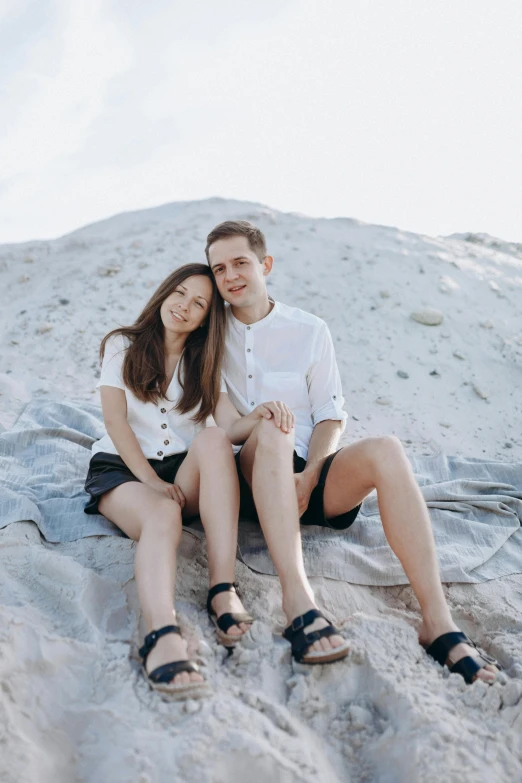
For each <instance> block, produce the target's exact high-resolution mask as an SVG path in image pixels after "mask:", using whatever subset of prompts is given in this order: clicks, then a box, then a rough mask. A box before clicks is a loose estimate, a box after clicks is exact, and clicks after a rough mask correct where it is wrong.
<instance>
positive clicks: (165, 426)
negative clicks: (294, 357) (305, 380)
mask: <svg viewBox="0 0 522 783" xmlns="http://www.w3.org/2000/svg"><path fill="white" fill-rule="evenodd" d="M334 399H335V397H334ZM161 429H162V430H166V429H167V425H166V424H162V425H161Z"/></svg>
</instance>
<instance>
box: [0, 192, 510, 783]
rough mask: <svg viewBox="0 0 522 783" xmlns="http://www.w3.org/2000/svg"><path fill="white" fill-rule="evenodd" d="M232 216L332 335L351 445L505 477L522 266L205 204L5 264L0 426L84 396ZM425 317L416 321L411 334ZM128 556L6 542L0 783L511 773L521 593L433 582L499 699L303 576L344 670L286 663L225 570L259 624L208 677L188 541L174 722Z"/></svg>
mask: <svg viewBox="0 0 522 783" xmlns="http://www.w3.org/2000/svg"><path fill="white" fill-rule="evenodd" d="M226 217H241V218H247V219H250V220H252V221H254V222H256V223H257V224H258V225H259V226H260V227H261V228H262V229H263V230H264V231H265V232H266V234H267V237H268V240H269V250H270V252H271V253H272V254H273V255H274V256H275V259H276V263H275V267H274V273H273V275H272V276H271V278H270V290H271V293H272V295H273V296H274V297H275V298H276V299H279V300H281V301H283V302H286V303H288V304H295V305H297V306H300V307H303V308H304V309H307V310H310V311H311V312H314V313H316V314H317V315H319V316H321V317H323V318H325V319H326V320H327V321H328V323H329V325H330V327H331V331H332V335H333V337H334V341H335V344H336V349H337V352H338V360H339V367H340V371H341V376H342V379H343V385H344V391H345V398H346V410H347V411H348V414H349V425H348V427H347V430H346V432H345V435H344V436H343V438H344V442H345V443H348V442H352V441H355V440H357V439H359V438H361V437H365V436H368V435H380V434H384V433H394V434H396V435H397V436H399V437H400V438H401V439H402V441H403V443H404V444H405V446H406V449H407V450H408V452H409V453H411V454H431V453H434V452H438V451H440V450H442V451H444V452H445V453H449V454H464V455H467V456H477V457H482V456H487V457H489V458H493V459H499V460H503V461H515V460H517V461H519V460H521V459H522V398H521V396H520V388H522V308H521V306H520V302H521V300H522V248H521V246H520V245H516V244H514V243H505V242H503V241H501V240H498V239H495V238H492V237H488V236H487V235H481V234H473V235H470V234H459V235H453V236H452V237H446V238H444V237H436V238H433V237H427V236H419V235H416V234H411V233H407V232H402V231H399V230H397V229H394V228H388V227H382V226H370V225H366V224H363V223H360V222H358V221H355V220H350V219H344V218H339V219H336V220H322V219H313V218H309V217H305V216H302V215H297V214H282V213H279V212H276V211H275V210H272V209H269V208H267V207H263V206H260V205H258V204H251V203H246V202H235V201H226V200H223V199H210V200H206V201H202V202H187V203H179V204H169V205H165V206H162V207H158V208H155V209H151V210H143V211H141V212H135V213H126V214H122V215H117V216H115V217H113V218H110V219H108V220H106V221H103V222H101V223H97V224H94V225H92V226H87V227H85V228H83V229H80V230H78V231H75V232H74V233H72V234H69V235H67V236H65V237H62V238H60V239H57V240H54V241H49V242H36V241H35V242H29V243H24V244H21V245H4V246H1V247H0V287H1V290H2V311H1V316H0V323H1V325H2V345H1V348H2V363H1V367H0V370H1V373H0V431H1V430H2V429H8V428H10V427H11V426H12V424H13V423H14V421H15V420H16V417H17V415H18V414H19V412H20V411H21V409H22V408H23V406H24V405H25V404H26V402H27V401H28V400H29V399H34V398H35V397H43V398H45V399H61V398H67V399H82V400H96V392H95V388H94V387H95V384H96V378H97V375H98V360H97V350H98V346H99V341H100V339H101V337H102V336H103V335H104V334H105V333H106V332H107V331H108V330H109V329H111V328H113V327H114V325H115V324H117V323H129V322H131V321H132V320H133V319H134V317H135V316H136V315H137V313H138V312H139V310H140V308H141V306H142V305H143V304H144V302H145V301H146V300H147V298H148V297H149V296H150V294H151V293H152V290H153V288H154V287H155V286H156V284H157V283H158V282H159V281H160V280H162V279H163V277H165V276H166V275H167V274H168V272H170V271H171V270H172V268H173V267H175V266H176V265H179V264H181V263H185V262H188V261H198V260H202V259H203V246H204V240H205V236H206V234H207V232H208V231H209V230H210V229H211V228H212V227H213V226H214V225H215V224H216V223H217V222H219V221H220V220H222V219H224V218H226ZM429 321H431V322H434V321H435V322H438V325H428V323H427V322H429ZM133 548H134V545H133V544H132V542H130V541H128V540H124V539H116V538H92V539H84V540H81V541H77V542H73V543H71V544H61V545H51V544H47V543H46V542H45V541H42V540H41V537H40V535H39V532H38V530H37V529H36V527H35V526H34V525H33V524H32V523H29V522H25V523H18V524H15V525H11V526H9V527H7V528H5V529H4V530H2V531H0V563H1V570H0V677H1V683H2V689H1V690H0V727H1V728H0V778H1V779H2V781H4V780H5V781H6V783H11V781H13V782H14V781H17V783H19V781H23V783H33V781H34V783H47V782H48V781H49V783H51V781H52V783H75V782H76V781H81V782H82V783H83V782H87V781H88V782H89V783H91V782H92V783H105V782H106V781H107V783H108V782H109V781H110V782H111V783H120V781H121V783H128V782H129V781H133V783H163V782H164V781H170V780H176V781H187V782H189V783H193V782H194V783H199V781H205V782H206V781H209V782H210V781H212V783H229V782H230V781H242V780H248V781H249V783H257V781H260V782H261V781H263V783H264V781H266V780H272V781H274V783H279V781H281V782H282V783H294V781H295V782H296V783H297V782H301V781H306V782H308V781H314V782H316V781H319V782H320V783H323V782H324V783H330V782H332V783H334V782H335V783H337V782H338V781H339V783H340V782H341V781H343V782H344V781H357V782H361V783H362V781H379V782H380V781H382V782H383V783H395V782H397V783H403V781H406V782H407V783H417V782H418V781H422V783H429V782H430V781H439V780H442V779H444V780H449V781H455V783H478V782H479V781H480V782H482V781H484V783H486V782H487V783H489V781H495V782H496V781H502V782H503V781H506V782H507V781H515V780H520V779H522V743H521V742H520V735H521V732H522V653H521V650H522V644H521V638H522V634H521V630H522V589H521V586H522V578H521V577H520V576H512V577H508V578H505V579H502V580H496V581H494V582H488V583H485V584H481V585H448V586H447V587H446V588H445V589H446V591H447V595H448V599H449V602H450V605H451V607H452V610H453V611H454V616H455V619H456V620H457V622H459V623H460V624H461V625H462V628H463V630H465V631H466V632H468V633H470V634H471V635H473V637H474V638H475V640H476V641H477V643H479V644H482V645H483V646H484V647H485V648H486V649H487V650H489V651H491V652H492V653H493V654H494V655H496V656H497V657H499V660H500V661H501V662H502V663H503V665H504V666H505V668H506V669H507V675H509V681H508V684H507V685H506V686H504V687H502V686H501V685H500V684H497V685H495V686H493V687H491V688H488V687H487V686H484V685H482V683H476V684H475V685H473V686H472V687H468V688H466V687H465V686H464V684H463V682H462V680H461V678H459V677H458V676H456V675H452V676H451V677H446V676H443V674H442V673H441V670H440V668H439V667H438V666H437V665H436V664H435V663H434V662H433V661H431V660H429V659H428V658H427V657H426V655H425V654H424V652H423V651H422V649H421V648H420V647H419V645H418V643H417V639H416V633H415V629H416V627H417V624H418V619H419V614H418V605H417V602H416V600H415V598H414V597H413V595H412V592H411V590H410V588H408V587H401V586H399V587H395V588H369V587H360V586H354V585H350V584H344V583H340V582H333V581H331V580H326V579H314V580H313V584H314V588H315V590H316V595H317V597H318V599H319V603H320V605H321V606H322V607H323V608H324V609H325V610H326V611H327V612H329V613H330V614H332V615H333V616H334V617H335V618H336V620H337V621H338V622H341V623H342V622H344V623H345V624H346V632H347V634H348V635H349V637H350V638H351V639H352V640H353V649H352V652H351V654H350V656H349V658H348V659H347V660H346V661H345V662H343V663H340V664H337V665H335V666H331V667H318V668H317V669H315V670H312V671H310V670H306V669H305V668H303V667H299V666H295V665H293V664H292V663H291V660H290V654H289V648H288V645H287V644H286V643H285V642H284V641H283V640H282V639H281V638H280V637H279V636H277V631H278V629H280V628H281V627H282V621H283V615H282V613H281V609H280V590H279V586H278V582H277V580H276V579H274V578H272V577H268V576H261V575H259V574H256V573H254V572H251V571H249V570H248V569H247V568H246V567H245V566H244V565H242V564H241V563H238V569H237V575H238V580H239V581H240V583H241V586H242V590H243V595H244V599H245V603H246V605H247V607H248V609H249V610H250V611H251V612H252V613H253V614H254V615H255V616H256V617H257V618H259V619H258V621H257V622H256V624H255V626H254V628H253V630H252V631H251V633H250V637H249V638H248V639H247V640H246V641H245V644H244V645H243V647H242V648H241V650H238V651H236V653H234V655H233V656H232V657H231V658H229V659H225V653H224V651H223V649H222V648H221V647H219V646H218V645H217V644H216V641H215V637H214V634H213V631H212V628H211V627H210V624H209V623H208V620H207V617H206V614H205V612H204V601H205V596H206V585H207V579H208V572H207V559H206V549H205V544H204V542H203V543H202V542H200V541H198V540H197V539H195V538H194V537H193V536H191V535H190V534H188V533H187V534H186V535H185V536H184V539H183V544H182V553H181V557H180V565H179V574H178V582H177V596H178V608H179V611H180V618H181V621H182V625H183V626H184V629H185V632H186V634H187V636H188V638H189V639H190V643H191V645H192V648H193V649H194V651H195V652H196V653H197V654H198V655H199V656H200V658H201V660H202V662H203V664H204V666H205V670H206V673H207V676H208V678H209V680H210V681H211V682H212V685H213V689H214V696H213V698H211V699H209V700H207V701H205V702H201V703H199V702H195V701H189V702H187V703H185V704H179V703H178V704H172V703H168V702H164V701H162V700H161V699H160V698H159V697H158V695H157V694H155V693H153V692H151V691H150V690H149V688H148V686H147V684H146V682H145V681H144V679H143V677H142V676H141V674H140V671H139V666H138V662H137V657H136V655H137V646H138V643H139V641H140V638H141V637H140V633H141V632H140V618H139V608H138V604H137V598H136V591H135V585H134V580H133Z"/></svg>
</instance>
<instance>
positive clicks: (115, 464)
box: [83, 451, 187, 514]
mask: <svg viewBox="0 0 522 783" xmlns="http://www.w3.org/2000/svg"><path fill="white" fill-rule="evenodd" d="M186 456H187V452H186V451H183V452H182V453H181V454H172V455H171V456H170V457H165V459H163V460H161V459H149V460H147V462H148V463H149V465H150V466H151V467H152V469H153V470H154V472H155V473H156V475H157V476H159V477H160V479H163V481H168V482H169V484H173V483H174V479H175V478H176V473H177V472H178V470H179V469H180V467H181V463H182V462H183V460H184V459H185V457H186ZM127 481H139V479H138V478H136V476H135V475H134V473H132V472H131V471H130V470H129V468H128V467H127V465H126V464H125V463H124V461H123V460H122V458H121V457H120V456H118V455H117V454H107V453H106V452H105V451H99V452H98V453H97V454H94V456H93V457H91V461H90V462H89V470H88V472H87V478H86V479H85V491H86V492H88V493H89V495H90V496H91V498H90V500H89V502H88V503H87V505H86V506H85V508H84V509H83V510H84V511H85V513H86V514H99V513H100V512H99V511H98V503H99V502H100V498H101V497H102V495H105V493H106V492H108V491H109V490H111V489H114V487H118V486H119V485H120V484H125V483H126V482H127Z"/></svg>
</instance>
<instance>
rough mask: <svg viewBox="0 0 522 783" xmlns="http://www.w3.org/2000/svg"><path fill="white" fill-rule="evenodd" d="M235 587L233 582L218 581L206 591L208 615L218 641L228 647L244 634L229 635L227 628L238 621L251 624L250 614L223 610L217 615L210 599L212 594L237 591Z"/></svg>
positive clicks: (252, 619)
mask: <svg viewBox="0 0 522 783" xmlns="http://www.w3.org/2000/svg"><path fill="white" fill-rule="evenodd" d="M236 588H237V584H236V583H235V582H234V583H232V582H220V583H219V584H218V585H214V587H211V588H210V590H209V591H208V597H207V612H208V616H209V618H210V620H211V621H212V623H214V626H215V628H216V636H217V638H218V641H219V642H220V643H221V644H223V645H225V647H230V646H232V645H234V644H236V643H237V642H238V641H239V640H240V639H241V638H242V637H243V636H244V634H241V636H229V635H228V634H227V631H228V629H229V628H232V626H233V625H239V623H247V624H248V625H252V623H253V622H254V618H253V617H252V615H250V614H247V613H246V612H225V613H224V614H222V615H220V616H219V617H218V616H217V614H216V612H215V611H214V610H213V609H212V606H211V601H212V599H213V598H214V596H216V595H218V594H219V593H225V592H228V591H229V590H235V591H236V592H237V590H236Z"/></svg>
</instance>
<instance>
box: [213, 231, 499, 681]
mask: <svg viewBox="0 0 522 783" xmlns="http://www.w3.org/2000/svg"><path fill="white" fill-rule="evenodd" d="M205 253H206V256H207V260H208V262H209V264H210V267H211V269H212V271H213V273H214V277H215V280H216V283H217V286H218V289H219V291H220V293H221V295H222V297H223V299H225V301H226V302H228V303H229V305H230V308H228V316H227V317H228V321H227V342H226V352H225V362H224V375H225V381H226V385H227V390H228V394H229V396H230V398H231V400H232V402H233V403H234V405H235V406H236V407H237V409H238V410H239V412H240V413H241V414H243V415H246V414H248V413H249V412H250V411H251V410H253V408H254V407H255V406H257V405H258V404H260V403H262V402H264V401H265V400H280V401H282V402H283V403H285V404H286V405H287V406H288V407H289V408H291V409H292V411H293V413H294V416H295V430H294V433H295V434H294V433H290V434H289V433H287V432H285V430H284V428H283V426H282V425H281V420H280V419H279V417H278V416H277V413H276V414H274V417H273V419H272V420H266V419H261V420H260V422H259V423H258V424H257V425H256V428H255V430H254V431H253V433H252V435H251V436H250V437H249V438H248V440H247V441H246V443H245V444H244V446H243V447H242V449H241V451H240V453H239V455H238V456H237V458H236V459H237V463H238V470H239V475H240V481H241V490H242V491H241V496H242V497H241V500H242V513H245V510H247V509H248V507H249V506H250V511H252V510H254V506H253V504H255V511H256V512H257V516H258V518H259V523H260V525H261V528H262V530H263V534H264V537H265V540H266V543H267V546H268V549H269V552H270V555H271V557H272V560H273V562H274V565H275V568H276V570H277V573H278V575H279V578H280V580H281V587H282V594H283V610H284V612H285V614H286V616H287V618H288V622H289V623H290V627H289V629H287V631H286V632H285V635H286V637H287V638H288V639H289V640H290V641H291V642H292V652H293V654H294V658H296V660H301V661H303V662H305V663H316V662H320V663H323V662H330V661H332V660H337V659H338V658H340V657H344V656H345V655H346V654H347V645H346V643H345V642H344V640H343V639H342V637H341V636H340V635H339V634H338V633H336V632H335V629H333V627H332V626H331V625H329V623H328V622H327V620H326V619H325V618H323V617H322V616H320V615H319V613H318V612H314V611H312V612H311V613H309V612H310V610H316V609H317V607H316V604H315V602H314V596H313V592H312V589H311V586H310V584H309V582H308V579H307V577H306V574H305V571H304V565H303V556H302V547H301V538H300V521H301V524H322V525H327V526H330V527H333V528H336V529H339V530H342V529H345V528H347V527H349V526H350V525H351V524H352V523H353V522H354V520H355V518H356V516H357V513H358V511H359V508H360V504H361V503H362V501H363V500H364V498H365V497H366V496H367V495H368V494H369V493H370V492H372V491H373V489H376V490H377V497H378V503H379V511H380V516H381V519H382V523H383V527H384V532H385V534H386V537H387V540H388V542H389V544H390V546H391V548H392V550H393V551H394V552H395V554H396V555H397V557H398V558H399V560H400V562H401V564H402V566H403V568H404V570H405V572H406V574H407V576H408V579H409V580H410V583H411V586H412V588H413V591H414V592H415V595H416V596H417V599H418V601H419V603H420V607H421V611H422V625H421V629H420V633H419V642H420V643H421V644H422V645H423V646H426V647H428V646H429V648H428V652H429V653H430V654H431V655H432V656H433V657H435V658H436V659H437V660H439V662H441V663H442V664H443V665H444V663H446V664H447V665H448V666H450V667H452V670H453V671H457V672H459V673H461V674H462V675H463V676H464V677H465V679H466V680H467V681H468V682H471V681H473V679H475V678H477V677H479V678H480V679H483V680H484V681H486V682H492V681H494V680H495V678H496V673H497V671H498V670H497V668H496V667H495V666H494V665H493V663H492V659H488V658H487V657H484V654H482V653H480V654H479V653H478V651H477V649H476V648H474V647H473V646H471V644H472V643H470V642H469V640H468V639H467V637H465V636H464V635H463V634H458V635H457V636H455V633H456V632H458V628H457V626H456V624H455V623H454V622H453V620H452V617H451V613H450V610H449V607H448V605H447V603H446V600H445V598H444V594H443V591H442V586H441V583H440V575H439V568H438V562H437V556H436V551H435V543H434V539H433V533H432V529H431V522H430V518H429V513H428V509H427V507H426V504H425V503H424V499H423V497H422V494H421V492H420V490H419V487H418V486H417V483H416V481H415V477H414V475H413V472H412V469H411V466H410V463H409V461H408V458H407V457H406V454H405V452H404V450H403V448H402V444H401V442H400V440H399V439H398V438H396V437H393V436H386V437H375V438H364V439H362V440H360V441H359V442H358V443H354V444H352V445H350V446H345V447H344V448H342V449H340V450H338V451H336V447H337V443H338V441H339V437H340V435H341V432H342V430H343V428H344V426H345V422H346V414H345V413H344V411H343V409H342V406H343V403H344V400H343V397H342V391H341V383H340V378H339V372H338V369H337V365H336V361H335V355H334V349H333V344H332V340H331V337H330V333H329V331H328V328H327V326H326V324H325V323H324V322H323V321H322V320H321V319H319V318H317V317H316V316H314V315H311V314H310V313H305V312H304V311H302V310H299V309H297V308H291V307H288V306H286V305H283V304H281V303H279V302H274V301H273V300H272V299H271V298H270V297H269V296H268V293H267V289H266V278H267V276H268V275H269V274H270V271H271V269H272V265H273V263H274V260H273V258H272V257H271V256H270V255H268V253H267V249H266V242H265V237H264V235H263V234H262V232H261V231H260V230H259V229H258V228H256V227H255V226H253V225H252V224H251V223H248V222H247V221H242V220H240V221H226V222H225V223H221V224H220V225H218V226H216V227H215V228H214V229H213V230H212V231H211V232H210V234H209V235H208V238H207V245H206V249H205ZM274 425H275V426H274ZM294 447H295V451H294ZM434 642H435V644H434ZM457 662H458V663H457Z"/></svg>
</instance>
